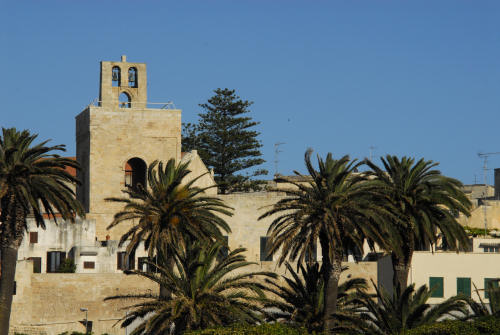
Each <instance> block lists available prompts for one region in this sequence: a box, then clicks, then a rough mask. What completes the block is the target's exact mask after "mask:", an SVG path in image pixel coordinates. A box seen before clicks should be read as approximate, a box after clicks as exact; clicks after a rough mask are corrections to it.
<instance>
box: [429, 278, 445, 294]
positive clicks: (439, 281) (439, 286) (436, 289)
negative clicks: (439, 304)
mask: <svg viewBox="0 0 500 335" xmlns="http://www.w3.org/2000/svg"><path fill="white" fill-rule="evenodd" d="M443 280H444V279H443V277H430V278H429V288H430V290H431V291H432V293H431V297H433V298H442V297H443V296H444V283H443Z"/></svg>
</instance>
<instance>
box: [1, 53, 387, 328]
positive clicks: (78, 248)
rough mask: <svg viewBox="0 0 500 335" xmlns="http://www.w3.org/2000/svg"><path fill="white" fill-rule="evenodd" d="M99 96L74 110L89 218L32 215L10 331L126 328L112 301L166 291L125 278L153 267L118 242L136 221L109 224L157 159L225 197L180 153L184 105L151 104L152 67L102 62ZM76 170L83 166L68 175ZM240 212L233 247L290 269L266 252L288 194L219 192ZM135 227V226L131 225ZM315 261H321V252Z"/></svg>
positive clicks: (373, 272) (373, 273) (356, 266)
mask: <svg viewBox="0 0 500 335" xmlns="http://www.w3.org/2000/svg"><path fill="white" fill-rule="evenodd" d="M100 66H101V68H100V85H99V98H98V99H97V100H96V101H95V102H94V103H92V104H91V105H89V106H87V107H86V108H85V109H84V110H83V111H82V112H81V113H80V114H78V115H77V116H76V147H77V149H76V150H77V152H76V158H75V159H76V160H77V161H78V162H79V163H80V165H81V166H82V169H81V171H79V172H78V174H77V177H78V178H79V179H80V181H81V182H82V184H81V185H80V186H79V187H78V188H77V189H76V194H77V197H78V199H79V200H80V201H81V202H82V204H83V205H84V207H85V210H86V218H85V219H77V220H76V223H74V224H73V223H69V222H59V223H58V224H57V225H56V224H55V222H53V220H50V219H48V218H47V221H48V222H47V223H46V227H47V229H46V230H42V229H41V228H38V227H36V225H35V223H34V221H33V220H28V232H27V233H26V236H25V238H24V240H23V244H22V246H21V248H20V250H19V260H18V266H17V272H16V294H15V296H14V301H13V310H12V316H11V331H12V333H15V332H17V333H23V334H48V335H55V334H59V333H62V332H65V331H68V332H72V331H80V332H83V331H85V328H84V326H83V319H84V316H85V313H83V312H82V310H87V311H86V313H87V315H88V319H89V320H91V321H92V331H93V332H94V333H95V334H103V333H108V334H126V330H125V329H122V328H120V326H119V324H118V323H117V322H118V321H119V320H120V318H122V317H123V316H124V315H125V314H126V313H127V310H126V309H123V307H125V306H126V305H124V304H123V303H122V302H117V301H104V298H105V297H108V296H112V295H116V294H124V293H132V292H133V293H141V292H142V293H147V292H151V291H152V290H158V288H157V287H155V286H154V285H153V284H151V283H150V282H148V281H147V280H143V279H141V278H137V277H135V276H127V275H125V274H124V273H123V270H125V269H143V270H144V269H145V263H144V261H145V259H146V256H147V255H146V252H145V251H144V249H143V248H139V249H138V250H137V251H136V253H135V255H131V256H130V257H127V256H126V254H125V247H126V245H124V246H120V247H119V246H118V240H119V239H120V237H121V236H122V234H123V233H124V232H125V231H126V230H128V228H129V227H130V225H127V224H120V225H118V226H117V227H114V228H113V229H110V230H108V229H107V227H108V226H109V224H110V223H111V222H112V220H113V216H114V214H115V213H116V212H118V211H119V210H120V209H122V207H121V205H120V204H117V203H113V202H108V201H106V199H107V198H110V197H121V196H124V194H123V192H122V190H123V189H125V188H126V186H132V187H133V186H134V185H137V184H138V183H144V181H145V178H146V169H147V166H148V165H149V164H151V163H152V162H153V161H155V160H160V161H164V162H166V161H168V160H169V159H172V158H173V159H175V160H176V161H177V162H189V169H190V170H191V171H192V173H191V174H190V175H189V176H188V177H187V178H188V179H189V178H196V177H198V176H202V177H201V178H200V179H198V181H197V182H196V185H198V186H201V187H210V186H214V187H213V188H211V189H209V190H207V193H209V194H211V195H217V189H216V187H215V186H216V185H215V181H214V179H213V175H212V173H210V171H208V170H207V168H206V166H205V165H204V163H203V162H202V161H201V159H200V157H199V156H198V154H197V152H196V151H192V152H188V153H181V110H179V109H176V108H174V107H173V104H171V103H158V104H154V103H149V102H148V101H147V72H146V64H143V63H131V62H127V60H126V57H125V56H122V59H121V61H120V62H105V61H103V62H101V64H100ZM69 172H71V173H77V172H76V171H69ZM218 196H219V197H221V198H222V199H223V200H224V202H225V203H226V204H227V205H229V206H230V207H232V208H233V209H234V215H233V216H231V217H226V218H225V219H226V221H227V222H228V224H229V226H230V227H231V232H229V233H228V234H227V241H228V245H229V248H231V249H234V248H240V247H243V248H246V249H247V251H246V257H247V260H249V261H252V262H255V264H254V265H253V266H252V267H251V268H249V271H251V270H267V271H275V272H278V273H280V274H284V273H285V269H284V267H280V266H279V265H278V263H277V262H276V260H277V259H278V257H279V255H277V254H276V255H268V254H267V250H266V249H267V241H268V239H267V229H268V227H269V224H270V222H271V220H272V219H271V218H266V219H264V220H259V219H258V218H259V216H260V215H261V214H263V213H264V211H265V210H266V209H267V208H269V206H272V205H273V204H274V203H275V202H276V201H278V200H279V199H281V198H282V197H283V196H284V194H283V193H280V192H255V193H244V194H229V195H218ZM130 224H133V222H131V223H130ZM316 254H317V258H318V260H319V261H320V260H321V257H320V255H321V253H320V250H319V248H318V252H317V253H316ZM68 258H70V259H72V260H73V262H74V263H75V265H76V271H75V273H59V272H58V269H59V268H60V266H61V264H63V263H64V262H65V259H68ZM348 277H364V278H366V279H368V280H370V279H373V280H374V281H377V264H376V262H360V263H354V262H352V263H349V269H348V270H347V272H346V273H345V278H348Z"/></svg>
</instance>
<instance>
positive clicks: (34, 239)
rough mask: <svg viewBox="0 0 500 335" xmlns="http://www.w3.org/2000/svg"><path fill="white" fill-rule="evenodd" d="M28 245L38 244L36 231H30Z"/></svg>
mask: <svg viewBox="0 0 500 335" xmlns="http://www.w3.org/2000/svg"><path fill="white" fill-rule="evenodd" d="M30 243H31V244H34V243H38V232H36V231H30Z"/></svg>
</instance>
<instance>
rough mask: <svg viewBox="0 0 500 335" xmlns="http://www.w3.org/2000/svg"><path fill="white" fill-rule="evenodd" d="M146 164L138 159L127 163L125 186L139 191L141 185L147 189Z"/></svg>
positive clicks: (135, 158) (132, 159)
mask: <svg viewBox="0 0 500 335" xmlns="http://www.w3.org/2000/svg"><path fill="white" fill-rule="evenodd" d="M146 170H147V166H146V163H145V162H144V161H143V160H142V159H140V158H137V157H134V158H131V159H129V160H128V161H127V163H125V186H126V187H131V188H133V189H137V188H138V186H139V185H142V186H143V187H146Z"/></svg>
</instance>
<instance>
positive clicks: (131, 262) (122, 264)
mask: <svg viewBox="0 0 500 335" xmlns="http://www.w3.org/2000/svg"><path fill="white" fill-rule="evenodd" d="M116 256H117V262H116V265H117V266H116V268H117V269H118V270H133V269H134V268H135V256H134V255H132V254H131V255H129V257H127V253H126V252H125V251H120V252H118V253H116Z"/></svg>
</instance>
